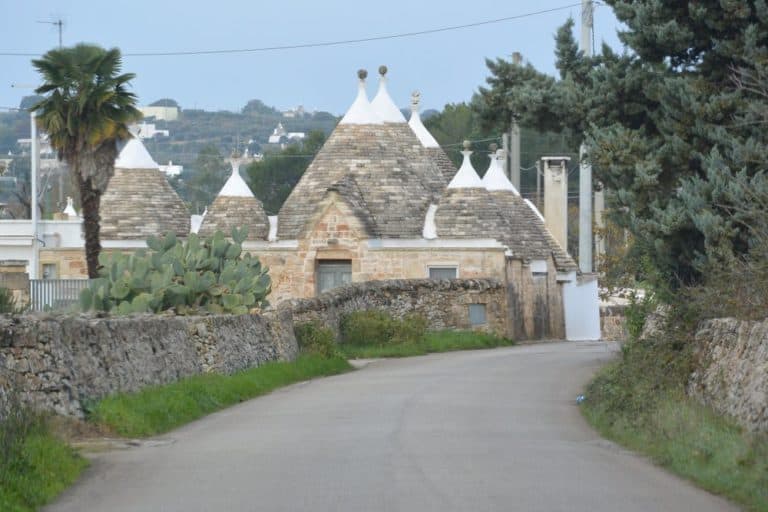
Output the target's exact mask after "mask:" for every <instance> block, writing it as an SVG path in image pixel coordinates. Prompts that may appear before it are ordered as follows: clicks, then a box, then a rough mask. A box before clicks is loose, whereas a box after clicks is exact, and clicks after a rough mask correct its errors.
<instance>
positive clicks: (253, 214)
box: [198, 157, 269, 240]
mask: <svg viewBox="0 0 768 512" xmlns="http://www.w3.org/2000/svg"><path fill="white" fill-rule="evenodd" d="M230 163H231V164H232V174H231V175H230V177H229V179H227V182H226V183H225V184H224V186H223V187H222V189H221V191H220V192H219V195H217V196H216V199H214V201H213V203H212V204H211V206H210V207H209V208H208V211H207V213H206V214H205V217H204V218H203V223H202V224H201V225H200V230H199V231H198V233H199V234H200V236H212V235H213V234H214V233H215V232H216V231H222V232H223V233H224V234H225V235H226V236H229V235H230V233H232V228H234V227H237V228H243V227H245V228H248V237H247V240H266V239H267V235H268V234H269V219H268V218H267V214H266V212H265V211H264V205H263V204H262V203H261V201H259V200H258V199H257V198H256V196H254V195H253V192H251V189H250V187H248V184H247V183H245V180H243V178H242V176H241V175H240V163H241V162H240V159H239V158H236V157H233V158H232V159H230Z"/></svg>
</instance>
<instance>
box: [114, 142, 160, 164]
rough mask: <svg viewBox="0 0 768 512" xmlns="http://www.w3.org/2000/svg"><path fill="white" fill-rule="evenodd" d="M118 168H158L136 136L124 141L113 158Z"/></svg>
mask: <svg viewBox="0 0 768 512" xmlns="http://www.w3.org/2000/svg"><path fill="white" fill-rule="evenodd" d="M115 167H116V168H119V169H160V166H159V165H158V163H157V162H155V160H154V159H153V158H152V156H151V155H150V154H149V151H147V148H146V147H145V146H144V144H143V143H142V142H141V140H140V139H139V138H138V137H133V138H131V139H129V140H128V142H126V143H125V146H123V149H121V150H120V154H119V155H117V159H116V160H115Z"/></svg>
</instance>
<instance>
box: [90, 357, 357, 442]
mask: <svg viewBox="0 0 768 512" xmlns="http://www.w3.org/2000/svg"><path fill="white" fill-rule="evenodd" d="M350 369H351V366H350V365H349V363H348V362H347V361H346V360H345V359H343V358H341V357H333V358H326V357H322V356H318V355H302V356H300V357H299V358H298V359H297V360H296V361H293V362H288V363H285V362H278V363H268V364H265V365H263V366H259V367H258V368H252V369H249V370H245V371H242V372H240V373H236V374H233V375H218V374H206V375H198V376H194V377H189V378H186V379H183V380H181V381H178V382H175V383H173V384H168V385H164V386H154V387H149V388H145V389H143V390H141V391H139V392H137V393H122V394H117V395H114V396H111V397H107V398H105V399H103V400H101V401H99V402H98V403H97V404H96V405H95V406H94V407H93V409H92V410H91V411H90V414H89V419H90V420H91V421H94V422H97V423H101V424H104V425H107V426H108V427H110V428H111V429H113V430H114V431H115V432H117V433H118V434H120V435H123V436H127V437H146V436H151V435H155V434H160V433H163V432H167V431H169V430H172V429H174V428H176V427H179V426H181V425H184V424H186V423H189V422H190V421H193V420H195V419H198V418H200V417H202V416H205V415H206V414H210V413H211V412H214V411H217V410H219V409H222V408H224V407H227V406H229V405H232V404H236V403H238V402H242V401H244V400H248V399H250V398H254V397H256V396H259V395H263V394H265V393H269V392H270V391H272V390H274V389H276V388H279V387H281V386H286V385H288V384H292V383H294V382H300V381H303V380H307V379H311V378H313V377H319V376H324V375H335V374H338V373H343V372H346V371H349V370H350Z"/></svg>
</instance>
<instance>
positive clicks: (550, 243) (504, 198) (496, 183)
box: [483, 155, 578, 272]
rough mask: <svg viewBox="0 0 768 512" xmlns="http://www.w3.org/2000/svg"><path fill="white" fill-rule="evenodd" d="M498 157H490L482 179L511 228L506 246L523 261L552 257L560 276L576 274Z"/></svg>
mask: <svg viewBox="0 0 768 512" xmlns="http://www.w3.org/2000/svg"><path fill="white" fill-rule="evenodd" d="M498 158H499V155H491V163H490V166H489V168H488V171H486V173H485V176H483V185H484V186H485V187H486V189H487V190H488V192H489V194H490V196H491V198H492V200H493V202H494V203H495V205H496V208H498V209H499V211H500V212H501V214H502V216H503V217H504V219H505V221H506V224H507V226H508V228H507V229H508V231H507V233H506V236H505V239H504V243H505V245H507V247H509V250H510V252H511V253H512V256H513V257H515V258H520V259H524V260H541V259H548V258H549V257H550V256H552V257H553V258H554V260H555V267H556V268H557V270H559V271H561V272H570V271H573V270H577V269H578V266H577V265H576V262H575V261H574V260H573V258H571V256H570V255H569V254H568V253H567V252H566V251H565V250H564V249H563V248H562V247H560V244H559V243H557V241H556V240H555V237H554V236H552V234H551V233H550V232H549V230H548V229H547V227H546V225H545V224H544V221H543V220H542V219H541V217H540V216H539V214H538V213H537V212H536V211H534V209H533V208H534V207H533V205H529V204H527V203H526V201H525V199H523V198H522V197H521V196H520V194H519V193H518V191H517V189H515V187H514V185H512V182H510V181H509V179H508V178H507V176H506V175H505V174H504V171H503V170H502V168H501V165H499V160H498Z"/></svg>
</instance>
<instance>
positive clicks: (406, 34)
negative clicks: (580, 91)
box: [0, 3, 581, 57]
mask: <svg viewBox="0 0 768 512" xmlns="http://www.w3.org/2000/svg"><path fill="white" fill-rule="evenodd" d="M580 5H581V3H573V4H568V5H563V6H561V7H553V8H551V9H542V10H539V11H533V12H528V13H525V14H516V15H514V16H505V17H503V18H494V19H490V20H483V21H476V22H474V23H465V24H462V25H450V26H445V27H439V28H432V29H426V30H417V31H413V32H400V33H395V34H386V35H382V36H371V37H361V38H357V39H342V40H338V41H321V42H317V43H298V44H286V45H278V46H262V47H256V48H229V49H217V50H187V51H163V52H130V53H123V56H124V57H173V56H184V55H216V54H231V53H256V52H271V51H280V50H298V49H302V48H321V47H327V46H343V45H351V44H360V43H370V42H373V41H385V40H389V39H400V38H405V37H416V36H423V35H429V34H437V33H440V32H449V31H453V30H462V29H466V28H474V27H480V26H484V25H491V24H494V23H503V22H506V21H512V20H519V19H523V18H529V17H531V16H539V15H541V14H548V13H551V12H557V11H563V10H566V9H571V8H573V7H578V6H580ZM0 56H2V57H39V56H40V54H39V53H32V52H0Z"/></svg>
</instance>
